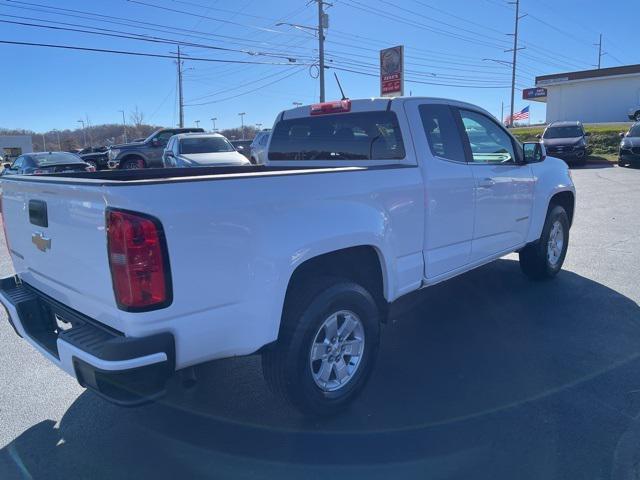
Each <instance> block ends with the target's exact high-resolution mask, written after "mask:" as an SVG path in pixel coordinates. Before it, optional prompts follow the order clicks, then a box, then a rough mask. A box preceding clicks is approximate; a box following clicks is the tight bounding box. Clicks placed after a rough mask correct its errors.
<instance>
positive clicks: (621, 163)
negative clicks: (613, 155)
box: [618, 158, 627, 167]
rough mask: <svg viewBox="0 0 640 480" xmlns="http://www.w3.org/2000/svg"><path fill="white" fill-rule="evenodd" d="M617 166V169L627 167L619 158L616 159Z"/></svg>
mask: <svg viewBox="0 0 640 480" xmlns="http://www.w3.org/2000/svg"><path fill="white" fill-rule="evenodd" d="M618 166H619V167H626V166H627V164H626V163H624V161H623V160H622V159H621V158H619V159H618Z"/></svg>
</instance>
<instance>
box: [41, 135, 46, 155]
mask: <svg viewBox="0 0 640 480" xmlns="http://www.w3.org/2000/svg"><path fill="white" fill-rule="evenodd" d="M42 151H43V152H46V151H47V139H46V138H44V133H43V134H42Z"/></svg>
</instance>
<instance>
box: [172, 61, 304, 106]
mask: <svg viewBox="0 0 640 480" xmlns="http://www.w3.org/2000/svg"><path fill="white" fill-rule="evenodd" d="M292 68H295V67H292ZM302 71H304V70H302V69H296V70H295V71H293V72H291V73H289V74H287V75H285V76H283V77H281V78H278V79H276V80H274V81H272V82H269V83H265V84H264V85H260V86H259V87H257V88H254V89H252V90H248V91H246V92H242V93H239V94H237V95H232V96H230V97H225V98H221V99H218V100H210V101H208V102H200V103H187V104H185V107H195V106H199V105H211V104H212V103H220V102H225V101H227V100H231V99H234V98H238V97H242V96H244V95H248V94H250V93H253V92H257V91H258V90H261V89H263V88H265V87H268V86H270V85H273V84H275V83H278V82H281V81H283V80H286V79H287V78H289V77H292V76H294V75H296V74H298V73H300V72H302Z"/></svg>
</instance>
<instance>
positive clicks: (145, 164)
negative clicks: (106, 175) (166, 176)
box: [118, 152, 149, 168]
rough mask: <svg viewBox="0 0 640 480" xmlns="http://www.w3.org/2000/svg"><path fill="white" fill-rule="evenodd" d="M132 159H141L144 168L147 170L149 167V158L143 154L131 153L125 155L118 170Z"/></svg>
mask: <svg viewBox="0 0 640 480" xmlns="http://www.w3.org/2000/svg"><path fill="white" fill-rule="evenodd" d="M132 158H139V159H141V160H142V161H143V162H144V166H145V168H146V167H147V165H148V164H149V162H148V161H147V157H145V156H144V155H143V154H141V153H139V152H130V153H125V154H124V155H123V156H122V157H121V158H120V163H119V164H118V168H122V167H121V165H122V163H123V162H126V161H127V160H130V159H132Z"/></svg>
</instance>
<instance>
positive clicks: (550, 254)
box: [520, 205, 569, 280]
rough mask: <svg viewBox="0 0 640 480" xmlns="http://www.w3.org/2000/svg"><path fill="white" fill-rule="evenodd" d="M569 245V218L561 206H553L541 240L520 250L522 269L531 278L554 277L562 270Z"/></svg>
mask: <svg viewBox="0 0 640 480" xmlns="http://www.w3.org/2000/svg"><path fill="white" fill-rule="evenodd" d="M568 244H569V217H568V215H567V212H566V210H565V209H564V208H563V207H562V206H560V205H551V207H550V208H549V211H548V212H547V218H546V220H545V222H544V227H543V228H542V235H541V236H540V239H539V240H538V241H536V242H534V243H531V244H529V245H527V246H526V247H525V248H523V249H522V250H520V267H521V269H522V271H523V272H524V273H525V275H527V276H528V277H529V278H532V279H534V280H544V279H547V278H552V277H554V276H555V275H556V274H557V273H558V272H559V271H560V269H561V268H562V264H563V263H564V258H565V256H566V255H567V246H568Z"/></svg>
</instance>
